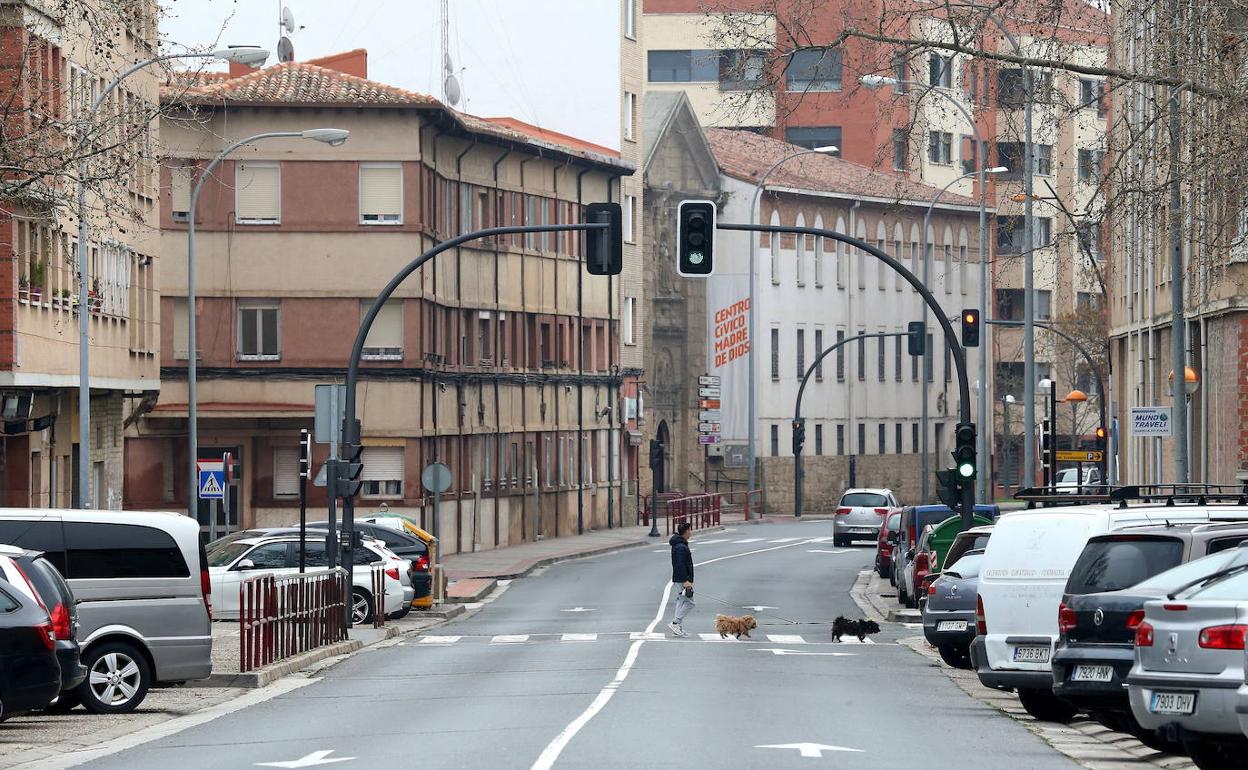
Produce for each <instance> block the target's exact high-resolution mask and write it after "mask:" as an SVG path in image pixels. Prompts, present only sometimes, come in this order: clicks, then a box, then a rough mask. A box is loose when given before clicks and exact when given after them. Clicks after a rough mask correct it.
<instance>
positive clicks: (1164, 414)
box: [1131, 406, 1173, 436]
mask: <svg viewBox="0 0 1248 770" xmlns="http://www.w3.org/2000/svg"><path fill="white" fill-rule="evenodd" d="M1170 417H1171V413H1170V407H1168V406H1133V407H1131V435H1132V436H1169V435H1170V434H1171V432H1172V430H1173V429H1172V428H1171V420H1170Z"/></svg>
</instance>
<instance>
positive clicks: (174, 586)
mask: <svg viewBox="0 0 1248 770" xmlns="http://www.w3.org/2000/svg"><path fill="white" fill-rule="evenodd" d="M0 543H7V544H9V545H14V546H17V547H19V548H26V549H29V550H32V551H39V552H41V553H42V554H43V557H44V558H45V559H47V560H48V561H49V562H50V563H51V564H52V566H54V567H56V569H57V571H58V572H60V573H61V575H63V576H64V577H65V581H66V582H67V583H68V584H69V587H70V589H71V590H72V591H73V594H74V596H75V597H76V599H77V602H78V619H79V631H78V642H79V644H80V645H81V647H82V664H83V666H85V667H86V669H87V679H85V680H84V681H83V682H82V684H80V685H79V686H78V687H77V689H76V690H75V691H74V692H73V693H65V694H63V695H62V696H61V697H60V699H59V700H58V704H60V705H68V704H70V703H72V702H73V701H76V700H77V701H81V702H82V704H83V706H85V707H86V708H87V710H89V711H93V712H96V713H121V712H127V711H133V710H134V709H135V708H137V707H138V705H139V704H140V703H142V702H143V699H144V698H145V697H146V696H147V691H148V689H149V688H151V687H153V686H159V685H169V684H181V683H183V682H186V681H188V680H192V679H204V678H206V677H207V676H208V675H209V674H211V673H212V628H211V618H212V608H211V603H210V602H211V599H210V590H209V588H210V586H209V582H208V569H207V566H206V565H205V563H204V558H203V548H202V546H200V541H199V524H198V523H197V522H195V521H194V520H192V519H190V518H188V517H186V516H183V515H181V514H177V513H147V512H139V511H89V510H64V509H47V508H45V509H38V508H6V509H0ZM93 680H94V681H93ZM122 682H124V684H125V687H120V686H113V687H111V688H110V687H109V684H110V683H114V684H118V685H119V684H120V683H122Z"/></svg>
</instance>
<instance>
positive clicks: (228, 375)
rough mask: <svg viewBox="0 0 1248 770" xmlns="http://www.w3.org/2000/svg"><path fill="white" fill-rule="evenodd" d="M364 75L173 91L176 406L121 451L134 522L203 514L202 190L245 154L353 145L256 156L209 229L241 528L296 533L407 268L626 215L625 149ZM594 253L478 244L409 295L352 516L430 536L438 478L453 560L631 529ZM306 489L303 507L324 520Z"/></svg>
mask: <svg viewBox="0 0 1248 770" xmlns="http://www.w3.org/2000/svg"><path fill="white" fill-rule="evenodd" d="M353 71H354V72H357V73H366V72H367V69H366V53H365V52H363V51H357V52H353V53H352V55H347V56H337V57H329V58H326V59H321V60H316V61H312V62H291V63H282V64H277V65H273V66H270V67H267V68H265V69H261V70H258V71H253V72H246V73H244V72H236V73H234V74H232V75H229V76H226V75H221V76H214V77H211V78H205V79H201V80H200V81H199V82H198V83H196V84H193V87H191V88H189V90H185V92H183V90H182V89H180V88H177V87H172V88H170V89H169V90H168V91H167V93H168V99H169V103H168V104H167V105H166V106H167V107H168V108H169V110H170V111H171V115H170V117H169V118H168V119H167V120H166V121H165V123H164V126H163V128H164V131H165V146H166V148H167V150H168V158H167V159H166V160H165V162H164V164H163V169H162V172H161V174H162V183H161V184H162V189H161V194H162V200H163V202H164V204H165V205H164V207H163V212H162V219H161V247H162V252H163V253H165V254H166V255H167V256H168V257H170V258H171V259H170V260H169V261H168V263H167V264H168V269H167V271H166V276H165V283H164V290H163V296H162V299H161V310H162V313H163V317H164V318H165V319H166V323H165V324H164V326H163V329H162V336H161V363H162V372H163V374H164V377H165V381H166V383H167V385H168V387H167V389H166V391H165V392H164V393H163V394H162V397H161V400H160V403H159V404H157V405H156V406H155V408H154V409H152V410H151V411H150V412H149V413H148V414H146V415H145V416H144V417H143V418H142V420H140V421H139V422H138V423H137V424H136V425H135V427H134V430H133V433H132V437H131V438H130V439H129V440H128V441H127V443H126V454H127V458H128V468H127V477H126V479H127V484H126V502H127V504H128V505H130V506H133V507H137V508H142V507H150V506H153V505H157V506H160V507H177V506H184V505H185V504H186V495H187V489H186V483H185V478H186V476H187V474H186V473H185V472H183V469H184V468H185V467H186V466H187V463H188V457H187V440H186V419H187V403H186V400H187V399H186V372H187V370H186V358H187V355H188V352H187V351H188V346H187V340H186V324H185V321H184V319H185V317H186V313H187V306H186V300H185V297H186V272H185V264H186V226H185V222H186V220H187V218H188V217H189V215H190V214H189V211H188V208H189V206H188V201H189V197H190V196H189V189H190V184H191V181H192V180H194V179H196V178H197V174H198V172H197V169H198V168H201V167H202V166H203V165H204V164H205V162H206V159H208V158H211V157H213V156H214V155H215V154H216V153H217V152H219V151H220V150H221V148H223V147H224V146H225V145H226V144H227V143H229V142H230V141H234V140H237V139H239V138H241V137H246V136H249V135H252V134H256V133H260V132H266V131H277V130H303V129H308V128H317V127H323V126H332V127H337V128H345V129H348V130H350V131H351V137H350V141H349V142H347V144H345V145H344V146H342V147H339V148H326V147H324V146H323V145H320V144H317V143H312V142H301V141H299V140H297V139H295V140H285V139H283V140H271V141H267V142H263V143H259V144H256V145H254V146H249V147H246V148H244V149H242V150H240V151H238V152H237V153H235V154H234V155H233V156H232V158H231V159H230V160H227V161H226V162H225V163H223V164H222V166H220V167H219V168H220V171H219V172H217V173H216V174H215V175H214V177H213V178H211V179H208V180H207V181H206V182H205V184H204V189H203V193H202V197H201V198H200V200H199V205H198V210H197V211H196V212H195V216H196V222H197V224H196V230H197V236H196V253H197V260H198V265H197V273H196V275H197V280H198V300H197V302H196V306H195V308H194V311H195V313H196V315H197V317H198V321H197V323H198V335H197V336H198V348H199V351H200V358H199V364H198V367H199V370H198V371H199V377H198V381H199V397H198V402H199V414H200V426H199V430H200V440H199V454H200V456H201V457H204V458H212V457H219V456H220V454H221V453H222V451H224V450H229V451H232V452H233V453H234V454H235V456H237V457H239V458H240V459H241V463H242V468H243V477H242V482H241V484H240V485H239V487H238V488H237V489H236V490H235V494H236V495H237V504H236V505H235V506H234V507H235V510H238V511H241V517H240V519H239V521H238V522H237V524H235V525H234V526H253V525H273V524H284V523H289V522H292V521H294V520H296V518H297V512H296V504H297V501H296V494H297V488H298V487H297V478H296V462H297V448H296V444H297V441H298V436H299V429H300V428H303V427H309V428H310V427H311V423H312V406H313V386H314V385H315V384H316V383H321V382H326V383H328V382H335V381H341V379H342V377H343V375H344V372H345V364H346V361H347V357H348V353H349V346H350V344H351V341H352V340H353V338H354V336H355V334H356V332H357V329H358V327H359V322H360V319H361V314H362V313H363V312H364V311H365V310H366V309H367V307H368V306H369V305H370V304H371V301H372V299H373V298H374V297H375V296H376V294H377V292H378V290H379V288H380V287H381V286H383V285H384V283H385V282H386V281H388V280H389V279H390V277H391V276H393V275H394V274H395V273H396V272H397V271H398V270H399V269H400V268H401V267H402V266H403V265H404V264H406V263H407V262H408V261H409V260H411V259H412V258H414V257H415V256H417V255H418V254H420V253H421V252H422V251H423V250H425V249H427V248H429V247H430V246H432V245H433V244H435V243H437V242H439V241H442V240H445V239H446V238H448V237H452V236H455V235H458V234H460V233H463V232H467V231H469V230H473V229H478V228H482V227H488V226H491V225H495V224H539V223H543V224H556V223H569V222H578V221H581V219H582V215H581V207H582V206H583V205H584V204H586V203H589V202H592V201H601V200H620V184H619V180H620V178H621V177H623V176H626V175H629V174H631V173H632V167H631V166H629V165H628V164H627V163H625V162H623V161H622V160H621V159H620V157H619V156H618V154H617V153H615V152H614V151H611V150H608V149H606V148H602V147H598V146H595V145H591V144H588V143H586V142H582V141H580V140H577V139H575V138H573V137H570V136H564V135H561V134H557V133H554V132H550V131H546V130H542V129H539V128H537V127H535V126H530V125H528V124H525V123H522V122H520V121H517V120H513V119H483V118H478V117H474V116H470V115H466V114H463V113H460V112H456V111H454V110H451V109H448V108H447V107H445V106H444V105H442V104H441V103H440V102H438V101H437V100H436V99H434V98H432V97H429V96H425V95H422V94H416V93H412V92H408V91H404V90H402V89H398V88H394V87H391V86H388V85H385V84H382V83H378V82H374V81H370V80H367V79H366V78H365V77H362V76H360V75H353V74H348V73H350V72H353ZM582 253H583V244H582V239H581V238H580V237H579V236H577V235H567V234H554V233H550V234H531V235H517V236H514V237H500V238H496V239H492V240H488V241H478V242H475V243H472V244H466V245H464V246H462V247H460V248H458V249H456V250H454V251H450V252H447V253H445V254H443V255H442V256H440V257H439V258H438V259H437V260H436V261H435V262H434V263H432V264H430V265H428V266H426V267H424V268H422V269H421V270H420V271H418V272H417V273H415V274H414V275H413V276H412V277H411V278H410V279H409V280H408V281H407V282H406V283H405V284H404V285H403V286H401V287H400V289H399V290H398V292H397V293H396V295H395V299H394V300H393V301H392V302H391V303H389V304H388V305H386V307H385V308H384V310H383V311H382V313H381V315H380V316H379V317H378V319H377V323H376V325H375V326H374V328H373V330H372V333H371V334H370V337H369V340H368V344H367V346H366V348H365V359H366V361H365V363H364V367H363V369H362V381H361V384H360V389H359V395H360V404H359V408H358V413H359V415H360V418H361V421H362V425H363V444H364V446H365V449H364V458H363V462H364V469H365V470H364V479H365V482H364V489H363V492H362V495H361V498H360V499H359V500H358V502H357V511H364V512H367V511H370V510H375V509H376V508H377V507H379V506H380V505H381V504H382V503H385V504H386V505H387V506H388V507H389V509H390V510H391V511H398V512H402V513H406V514H408V515H411V516H413V517H414V518H416V519H418V520H420V521H422V522H423V523H424V524H425V525H426V526H427V527H432V524H433V522H432V514H431V506H430V505H429V502H430V501H429V499H428V498H427V497H426V495H425V492H424V491H423V490H422V488H421V487H420V482H419V477H420V472H421V469H422V468H423V467H424V465H425V464H427V463H429V462H431V461H434V460H437V461H440V462H444V463H446V464H447V465H449V466H450V468H451V471H452V474H453V478H454V486H453V487H452V490H451V491H450V492H449V493H448V494H447V495H445V496H444V497H443V501H444V502H443V506H442V509H441V517H440V520H439V530H440V532H439V534H440V536H441V538H442V542H443V549H444V552H447V553H453V552H456V551H465V550H473V549H475V548H483V549H485V548H493V547H496V546H502V545H507V544H511V543H516V542H520V541H523V540H530V539H533V538H534V537H536V536H538V535H539V534H540V535H544V536H558V535H566V534H570V533H575V532H577V531H580V530H588V529H592V528H598V527H604V526H607V524H608V521H609V519H615V518H616V517H618V515H619V506H620V505H621V500H620V492H621V486H622V485H623V483H624V482H625V480H626V475H627V474H628V473H631V468H632V467H633V464H632V463H631V461H630V458H629V456H628V455H625V456H624V457H621V453H620V448H621V447H622V446H625V445H627V442H625V441H622V440H621V438H622V436H621V433H622V431H621V426H620V424H619V422H618V421H615V422H613V421H612V415H613V410H611V409H609V408H608V407H610V406H611V405H613V404H614V403H615V399H616V398H618V394H619V390H620V388H621V386H622V385H623V375H622V374H621V371H622V370H621V353H620V320H619V318H620V316H619V312H620V310H619V304H618V298H613V297H612V296H611V289H612V286H611V284H610V282H609V280H608V279H607V278H601V277H593V276H589V275H588V274H586V272H585V270H584V265H583V262H582V259H581V255H582ZM624 427H625V429H627V424H625V426H624ZM326 449H327V448H326V447H324V446H318V447H317V455H316V465H317V466H319V465H320V463H321V461H322V460H323V459H324V457H325V456H326ZM622 471H623V472H622ZM313 492H314V494H313V495H312V497H311V500H310V503H309V504H310V506H311V507H312V508H313V509H317V508H322V507H323V506H324V504H325V499H324V496H323V493H322V490H319V489H318V490H313ZM202 515H203V514H202V511H201V517H202ZM314 515H315V514H314ZM202 520H203V519H202V518H201V521H202Z"/></svg>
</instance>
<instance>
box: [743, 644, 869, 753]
mask: <svg viewBox="0 0 1248 770" xmlns="http://www.w3.org/2000/svg"><path fill="white" fill-rule="evenodd" d="M753 650H754V652H770V653H772V654H773V655H823V656H825V657H830V658H852V657H854V653H852V652H806V651H805V650H782V649H778V648H776V647H754V648H753ZM755 748H757V747H755Z"/></svg>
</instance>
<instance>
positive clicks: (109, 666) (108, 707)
mask: <svg viewBox="0 0 1248 770" xmlns="http://www.w3.org/2000/svg"><path fill="white" fill-rule="evenodd" d="M82 663H83V665H84V666H86V668H87V678H86V679H84V680H83V682H82V684H80V685H78V690H77V696H78V697H79V698H80V699H81V700H82V705H83V706H85V707H86V709H87V711H90V712H91V713H93V714H126V713H129V712H131V711H134V710H135V709H136V708H138V706H139V704H140V703H142V702H143V699H144V698H145V697H147V688H148V687H149V686H150V685H151V683H152V670H151V667H150V666H149V665H148V664H147V658H145V657H143V654H142V653H141V652H139V651H138V650H137V649H135V648H134V646H133V645H130V644H126V643H125V642H104V643H103V644H100V645H97V646H95V647H92V648H91V650H90V651H88V652H87V654H86V655H85V656H84V658H83V661H82Z"/></svg>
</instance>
